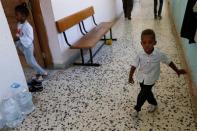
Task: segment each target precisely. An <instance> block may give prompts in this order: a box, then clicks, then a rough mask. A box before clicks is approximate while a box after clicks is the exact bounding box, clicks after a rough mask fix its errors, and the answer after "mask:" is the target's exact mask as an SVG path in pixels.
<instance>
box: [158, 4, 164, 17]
mask: <svg viewBox="0 0 197 131" xmlns="http://www.w3.org/2000/svg"><path fill="white" fill-rule="evenodd" d="M162 7H163V0H159V12H158V16H161V11H162Z"/></svg>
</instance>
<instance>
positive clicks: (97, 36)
mask: <svg viewBox="0 0 197 131" xmlns="http://www.w3.org/2000/svg"><path fill="white" fill-rule="evenodd" d="M112 25H113V22H102V23H100V24H99V25H98V26H96V27H95V28H93V29H92V30H91V31H90V32H88V33H87V34H86V35H85V36H83V37H82V38H81V39H79V40H78V41H77V42H76V43H74V44H73V45H72V46H71V47H70V48H71V49H90V48H92V47H94V46H95V45H96V44H97V42H98V41H100V40H101V38H102V37H103V36H104V35H105V34H106V33H107V32H108V31H109V30H110V28H111V27H112Z"/></svg>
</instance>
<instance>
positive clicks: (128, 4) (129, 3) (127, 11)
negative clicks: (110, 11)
mask: <svg viewBox="0 0 197 131" xmlns="http://www.w3.org/2000/svg"><path fill="white" fill-rule="evenodd" d="M122 3H123V10H124V16H125V18H128V19H129V20H131V11H132V9H133V0H122Z"/></svg>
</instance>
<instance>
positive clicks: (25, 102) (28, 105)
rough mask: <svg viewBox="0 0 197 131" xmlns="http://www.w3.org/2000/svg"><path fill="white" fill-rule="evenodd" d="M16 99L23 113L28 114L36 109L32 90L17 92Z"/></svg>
mask: <svg viewBox="0 0 197 131" xmlns="http://www.w3.org/2000/svg"><path fill="white" fill-rule="evenodd" d="M16 101H17V102H18V105H19V108H20V110H21V112H22V114H23V115H27V114H29V113H31V112H32V111H34V109H35V107H34V104H33V102H32V95H31V93H30V92H27V91H23V92H21V93H19V94H17V96H16Z"/></svg>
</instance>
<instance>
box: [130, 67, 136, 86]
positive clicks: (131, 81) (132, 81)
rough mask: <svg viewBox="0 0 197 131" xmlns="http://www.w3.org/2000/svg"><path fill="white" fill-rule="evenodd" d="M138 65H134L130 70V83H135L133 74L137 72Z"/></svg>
mask: <svg viewBox="0 0 197 131" xmlns="http://www.w3.org/2000/svg"><path fill="white" fill-rule="evenodd" d="M135 69H136V67H134V66H132V67H131V70H130V74H129V83H131V84H133V83H134V80H133V74H134V72H135Z"/></svg>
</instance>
